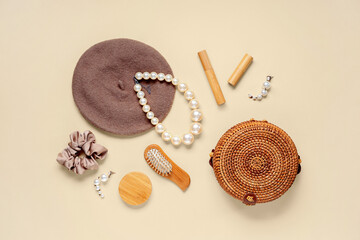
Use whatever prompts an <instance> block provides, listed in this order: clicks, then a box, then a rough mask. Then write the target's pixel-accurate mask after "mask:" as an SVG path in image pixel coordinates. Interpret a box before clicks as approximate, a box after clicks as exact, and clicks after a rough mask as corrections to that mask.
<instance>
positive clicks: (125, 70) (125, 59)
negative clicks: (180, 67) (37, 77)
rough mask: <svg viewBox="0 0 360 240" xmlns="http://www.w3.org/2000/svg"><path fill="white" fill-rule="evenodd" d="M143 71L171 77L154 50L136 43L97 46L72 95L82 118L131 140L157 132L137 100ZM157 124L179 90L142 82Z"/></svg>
mask: <svg viewBox="0 0 360 240" xmlns="http://www.w3.org/2000/svg"><path fill="white" fill-rule="evenodd" d="M139 69H151V70H152V71H155V72H164V73H168V74H173V73H172V70H171V67H170V66H169V64H168V63H167V61H166V59H165V58H164V57H163V56H162V55H161V54H160V53H159V52H158V51H157V50H155V49H154V48H152V47H151V46H149V45H146V44H144V43H142V42H139V41H135V40H132V39H126V38H120V39H112V40H107V41H104V42H100V43H98V44H95V45H94V46H92V47H90V48H89V49H88V50H86V51H85V52H84V53H83V54H82V56H81V57H80V59H79V61H78V63H77V65H76V67H75V70H74V74H73V80H72V93H73V98H74V101H75V104H76V106H77V107H78V109H79V111H80V113H81V114H82V116H83V117H84V118H85V119H86V120H87V121H89V122H90V123H91V124H93V125H94V126H95V127H97V128H100V129H102V130H104V131H106V132H109V133H113V134H117V135H121V136H125V135H126V136H129V135H135V134H140V133H144V132H146V131H147V130H150V129H151V128H153V125H152V124H151V123H150V122H149V120H148V119H147V118H146V117H144V113H143V112H142V110H141V108H139V105H138V103H137V101H138V100H137V97H136V95H134V90H133V87H134V80H133V77H134V73H136V72H137V71H139ZM142 85H143V86H144V87H146V88H147V89H149V90H151V94H149V95H148V96H147V99H148V101H149V102H151V108H152V111H153V112H155V113H156V117H157V118H158V119H159V121H160V122H161V121H163V120H164V119H165V117H166V116H167V114H168V113H169V111H170V109H171V106H172V104H173V101H174V96H175V92H176V89H175V87H174V86H173V85H172V84H162V83H161V82H159V81H147V82H145V81H144V82H142Z"/></svg>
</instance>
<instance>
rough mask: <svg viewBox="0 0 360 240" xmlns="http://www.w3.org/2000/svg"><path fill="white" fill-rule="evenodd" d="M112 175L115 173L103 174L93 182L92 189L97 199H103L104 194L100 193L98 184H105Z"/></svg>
mask: <svg viewBox="0 0 360 240" xmlns="http://www.w3.org/2000/svg"><path fill="white" fill-rule="evenodd" d="M113 174H115V172H113V171H109V172H108V173H107V174H105V173H103V174H101V175H100V176H99V177H97V178H96V179H95V180H94V187H95V190H96V192H97V194H98V195H99V197H101V198H104V194H103V193H102V191H101V188H100V184H101V183H106V182H107V181H108V180H109V178H110V177H111V175H113Z"/></svg>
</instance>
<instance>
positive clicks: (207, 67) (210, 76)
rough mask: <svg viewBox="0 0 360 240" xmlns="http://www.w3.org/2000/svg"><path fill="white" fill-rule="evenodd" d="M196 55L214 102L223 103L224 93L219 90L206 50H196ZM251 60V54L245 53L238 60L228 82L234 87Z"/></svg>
mask: <svg viewBox="0 0 360 240" xmlns="http://www.w3.org/2000/svg"><path fill="white" fill-rule="evenodd" d="M198 55H199V58H200V61H201V64H202V66H203V68H204V71H205V74H206V78H207V80H208V81H209V84H210V87H211V90H212V92H213V94H214V97H215V100H216V103H217V104H218V105H222V104H224V103H225V102H226V101H225V98H224V95H223V93H222V91H221V88H220V85H219V82H218V80H217V78H216V75H215V72H214V69H213V68H212V65H211V63H210V59H209V56H208V55H207V52H206V50H202V51H200V52H198ZM252 60H253V57H252V56H250V55H248V54H245V56H244V57H243V58H242V60H241V61H240V63H239V65H238V66H237V67H236V68H235V71H234V72H233V74H232V75H231V76H230V78H229V80H228V83H229V84H231V85H232V86H234V87H235V86H236V84H237V83H238V81H239V80H240V78H241V77H242V75H243V74H244V73H245V71H246V69H247V68H248V67H249V66H250V64H251V62H252Z"/></svg>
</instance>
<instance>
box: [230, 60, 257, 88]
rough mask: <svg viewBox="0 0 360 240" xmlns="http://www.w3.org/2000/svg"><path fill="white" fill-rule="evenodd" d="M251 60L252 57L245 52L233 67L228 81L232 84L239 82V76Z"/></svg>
mask: <svg viewBox="0 0 360 240" xmlns="http://www.w3.org/2000/svg"><path fill="white" fill-rule="evenodd" d="M252 61H253V57H252V56H250V55H249V54H245V56H244V57H243V58H242V59H241V61H240V63H239V65H238V66H237V67H236V68H235V70H234V72H233V73H232V74H231V76H230V78H229V80H228V83H229V84H230V85H232V86H234V87H235V86H236V84H237V83H238V82H239V80H240V78H241V77H242V76H243V75H244V73H245V72H246V70H247V69H248V67H249V66H250V64H251V63H252Z"/></svg>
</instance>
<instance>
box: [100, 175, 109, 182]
mask: <svg viewBox="0 0 360 240" xmlns="http://www.w3.org/2000/svg"><path fill="white" fill-rule="evenodd" d="M100 179H101V181H102V182H106V181H107V180H108V176H107V175H106V174H101V177H100Z"/></svg>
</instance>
